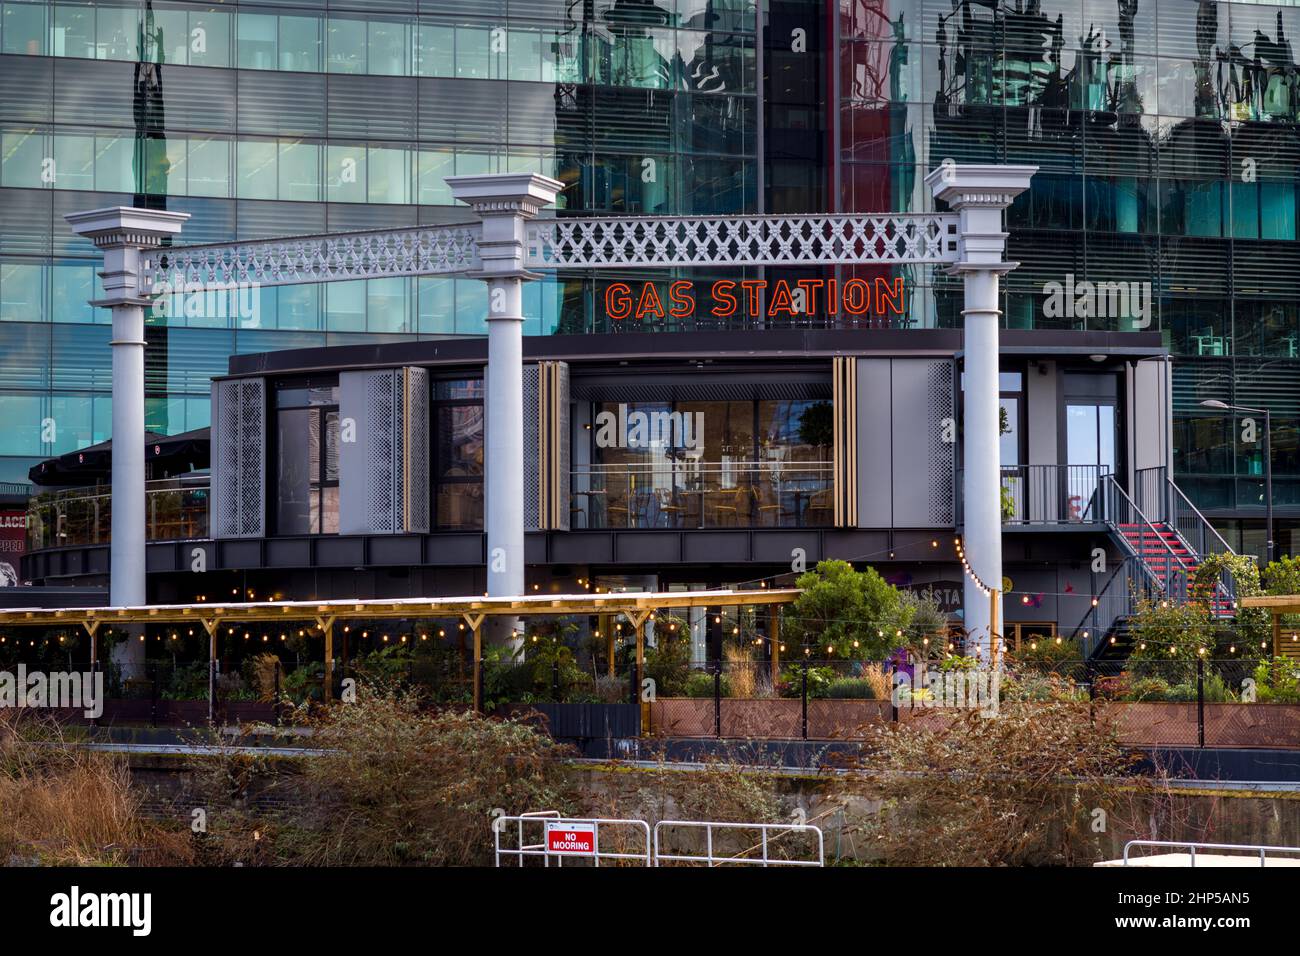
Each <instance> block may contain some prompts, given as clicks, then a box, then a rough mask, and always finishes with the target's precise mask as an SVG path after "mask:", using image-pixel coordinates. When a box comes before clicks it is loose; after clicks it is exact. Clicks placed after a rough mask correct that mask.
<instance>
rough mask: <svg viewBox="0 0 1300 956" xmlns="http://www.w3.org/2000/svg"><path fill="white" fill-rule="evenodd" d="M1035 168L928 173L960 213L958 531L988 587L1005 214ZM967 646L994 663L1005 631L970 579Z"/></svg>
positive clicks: (991, 579)
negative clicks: (995, 642)
mask: <svg viewBox="0 0 1300 956" xmlns="http://www.w3.org/2000/svg"><path fill="white" fill-rule="evenodd" d="M1037 171H1038V167H1037V166H958V165H953V164H945V165H943V166H940V167H939V168H938V169H936V170H934V171H933V172H932V173H930V174H929V175H928V176H926V177H925V181H926V184H927V185H929V187H930V190H931V192H932V193H933V195H934V197H935V198H936V199H941V200H943V201H944V202H946V203H947V204H948V208H949V209H951V210H952V211H953V212H955V213H957V214H958V219H959V225H958V231H957V261H956V263H954V264H953V265H952V266H951V267H950V268H949V271H950V272H952V273H954V274H959V275H961V276H962V278H963V280H964V283H965V295H966V300H965V308H964V309H963V310H962V316H963V317H964V319H965V336H964V343H963V348H964V351H965V374H966V385H965V392H964V398H963V409H964V411H963V415H962V429H963V432H964V435H963V437H962V442H963V444H962V469H963V474H964V486H963V488H962V498H963V504H964V509H963V513H964V515H965V517H964V527H963V529H962V537H963V544H964V546H965V552H966V559H967V561H968V562H969V563H970V566H971V568H972V569H973V570H974V572H975V574H976V575H977V576H978V577H979V578H980V580H981V581H983V582H984V584H985V585H986V586H988V587H990V588H996V589H998V590H999V591H1000V590H1001V589H1002V507H1001V503H1002V502H1001V488H1002V479H1001V473H1000V471H999V465H1000V462H999V460H998V445H999V442H998V437H999V435H998V417H999V416H998V324H999V321H1000V319H1001V317H1002V310H1001V308H1000V307H999V306H1000V301H999V297H998V284H999V282H998V279H999V276H1001V275H1002V274H1003V273H1006V272H1010V271H1011V270H1012V269H1014V268H1015V267H1016V266H1017V265H1019V263H1016V262H1004V261H1003V258H1002V257H1003V254H1004V253H1005V252H1006V244H1007V233H1006V232H1005V231H1003V228H1002V213H1003V210H1005V209H1006V208H1007V207H1008V206H1009V205H1011V201H1012V200H1013V199H1015V197H1016V196H1018V195H1020V194H1021V193H1022V192H1024V191H1025V190H1026V189H1028V188H1029V180H1030V177H1031V176H1033V174H1034V173H1036V172H1037ZM962 603H963V605H964V614H965V624H966V630H967V634H968V640H969V642H970V644H971V647H973V648H978V652H979V654H980V657H981V659H982V660H984V661H989V660H992V654H991V651H992V635H993V633H995V632H996V633H997V634H999V635H1002V634H1003V630H1002V613H1001V603H1002V602H999V613H998V620H997V621H991V620H990V618H991V616H992V609H991V607H990V603H989V598H988V597H987V596H986V595H985V594H984V593H983V592H982V591H980V590H979V588H978V587H977V586H976V584H975V582H974V581H972V580H970V578H969V577H967V578H966V579H965V588H964V593H963V602H962Z"/></svg>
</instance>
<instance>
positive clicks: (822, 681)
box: [777, 664, 839, 697]
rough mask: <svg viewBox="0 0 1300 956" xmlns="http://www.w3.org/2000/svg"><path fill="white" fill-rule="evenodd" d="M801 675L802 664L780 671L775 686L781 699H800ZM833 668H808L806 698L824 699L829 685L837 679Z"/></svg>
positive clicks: (801, 692) (790, 665) (802, 672)
mask: <svg viewBox="0 0 1300 956" xmlns="http://www.w3.org/2000/svg"><path fill="white" fill-rule="evenodd" d="M803 675H804V668H803V665H802V664H789V665H787V666H786V667H785V669H784V670H782V671H781V680H780V683H779V684H778V686H777V692H778V693H779V694H780V695H781V696H782V697H802V696H803ZM838 676H839V675H838V674H836V672H835V668H833V667H826V666H821V667H809V668H808V696H809V697H825V696H826V692H827V691H828V690H830V686H831V683H832V682H833V681H834V680H835V679H836V678H837V677H838Z"/></svg>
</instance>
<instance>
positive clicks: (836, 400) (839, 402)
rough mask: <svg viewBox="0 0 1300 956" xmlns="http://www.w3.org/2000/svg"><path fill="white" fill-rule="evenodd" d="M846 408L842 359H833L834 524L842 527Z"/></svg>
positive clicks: (832, 450)
mask: <svg viewBox="0 0 1300 956" xmlns="http://www.w3.org/2000/svg"><path fill="white" fill-rule="evenodd" d="M843 407H844V402H843V399H842V398H841V396H840V357H839V356H838V355H837V356H835V357H834V358H833V359H831V482H832V487H833V489H834V490H833V492H832V494H831V502H832V505H833V512H834V514H833V515H832V523H833V524H834V525H835V527H837V528H838V527H839V526H840V492H841V488H840V485H841V482H840V410H841V409H842V408H843Z"/></svg>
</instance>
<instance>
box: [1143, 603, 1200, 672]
mask: <svg viewBox="0 0 1300 956" xmlns="http://www.w3.org/2000/svg"><path fill="white" fill-rule="evenodd" d="M1131 627H1132V630H1133V650H1132V653H1131V654H1130V655H1129V658H1130V660H1136V661H1172V662H1175V663H1180V664H1186V663H1187V662H1189V661H1194V660H1195V659H1196V657H1197V655H1198V654H1199V653H1200V649H1201V648H1207V649H1212V648H1213V647H1214V637H1215V629H1214V623H1213V620H1212V619H1211V617H1210V613H1209V610H1208V609H1207V608H1206V606H1205V605H1204V604H1198V603H1195V602H1189V603H1186V604H1180V603H1178V602H1177V601H1155V600H1152V599H1150V598H1146V597H1143V598H1139V599H1138V602H1137V612H1136V613H1135V614H1134V615H1133V619H1132V622H1131ZM1144 645H1145V646H1144ZM1171 648H1172V649H1173V650H1172V652H1171Z"/></svg>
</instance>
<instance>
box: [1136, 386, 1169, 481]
mask: <svg viewBox="0 0 1300 956" xmlns="http://www.w3.org/2000/svg"><path fill="white" fill-rule="evenodd" d="M1166 367H1167V366H1166V363H1164V362H1138V363H1136V364H1135V365H1134V367H1133V403H1132V405H1133V408H1132V412H1131V414H1132V416H1133V421H1132V430H1131V432H1130V434H1132V436H1133V467H1134V468H1155V467H1158V466H1160V465H1163V464H1165V448H1166V447H1168V433H1167V429H1168V427H1169V419H1168V416H1167V414H1166V407H1167V404H1166V383H1165V369H1166Z"/></svg>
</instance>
